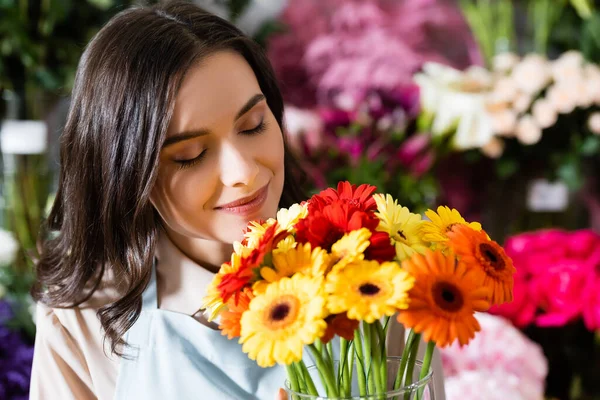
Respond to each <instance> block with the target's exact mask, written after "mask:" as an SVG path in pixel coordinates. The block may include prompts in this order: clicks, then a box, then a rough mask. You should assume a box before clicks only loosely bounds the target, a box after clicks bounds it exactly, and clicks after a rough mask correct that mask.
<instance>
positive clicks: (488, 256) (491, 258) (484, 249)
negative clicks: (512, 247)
mask: <svg viewBox="0 0 600 400" xmlns="http://www.w3.org/2000/svg"><path fill="white" fill-rule="evenodd" d="M479 251H480V252H481V255H482V256H483V258H485V260H486V261H487V262H488V263H490V265H491V266H492V268H494V269H495V270H496V271H502V270H503V269H504V267H505V266H506V265H505V264H504V259H503V258H502V256H501V255H500V254H498V251H497V250H496V249H495V248H494V247H493V246H491V245H489V244H487V243H481V244H480V245H479Z"/></svg>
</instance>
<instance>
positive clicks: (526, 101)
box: [513, 93, 533, 113]
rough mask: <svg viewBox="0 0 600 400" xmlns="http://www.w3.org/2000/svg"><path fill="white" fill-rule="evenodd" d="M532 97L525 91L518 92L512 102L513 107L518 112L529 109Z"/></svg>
mask: <svg viewBox="0 0 600 400" xmlns="http://www.w3.org/2000/svg"><path fill="white" fill-rule="evenodd" d="M532 101H533V97H531V95H530V94H527V93H520V94H519V95H517V98H516V99H515V101H514V102H513V109H514V110H515V111H516V112H518V113H524V112H525V111H527V110H529V107H530V106H531V102H532Z"/></svg>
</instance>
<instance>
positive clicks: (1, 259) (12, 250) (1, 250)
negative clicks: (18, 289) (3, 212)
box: [0, 229, 19, 266]
mask: <svg viewBox="0 0 600 400" xmlns="http://www.w3.org/2000/svg"><path fill="white" fill-rule="evenodd" d="M18 250H19V243H17V240H16V239H15V238H14V236H13V235H12V233H10V232H7V231H5V230H2V229H0V266H7V265H9V264H12V263H13V262H14V261H15V258H16V257H17V251H18Z"/></svg>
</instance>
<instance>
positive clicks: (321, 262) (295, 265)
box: [253, 243, 331, 293]
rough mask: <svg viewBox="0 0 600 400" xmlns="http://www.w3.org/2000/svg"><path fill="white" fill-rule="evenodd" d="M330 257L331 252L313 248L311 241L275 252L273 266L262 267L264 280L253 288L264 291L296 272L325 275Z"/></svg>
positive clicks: (261, 273)
mask: <svg viewBox="0 0 600 400" xmlns="http://www.w3.org/2000/svg"><path fill="white" fill-rule="evenodd" d="M330 258H331V257H330V256H329V254H327V252H326V251H325V250H323V249H321V248H319V247H317V248H316V249H311V246H310V243H306V244H304V245H298V246H297V247H296V248H291V249H289V250H287V251H277V252H273V267H272V268H271V267H263V268H261V269H260V275H261V277H262V278H263V280H260V281H257V282H256V283H255V284H254V286H253V290H254V292H255V293H263V292H264V290H265V289H266V286H267V285H268V284H269V283H271V282H275V281H278V280H280V279H282V278H287V277H290V276H292V275H294V274H296V273H301V274H304V275H307V276H314V277H317V276H323V275H325V271H326V270H327V269H328V267H329V264H330V262H329V260H330Z"/></svg>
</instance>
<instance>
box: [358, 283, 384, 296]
mask: <svg viewBox="0 0 600 400" xmlns="http://www.w3.org/2000/svg"><path fill="white" fill-rule="evenodd" d="M358 290H359V291H360V293H361V294H364V295H365V296H375V295H376V294H377V293H379V291H380V290H381V289H379V286H377V285H373V284H372V283H363V284H362V285H360V287H359V288H358Z"/></svg>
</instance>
